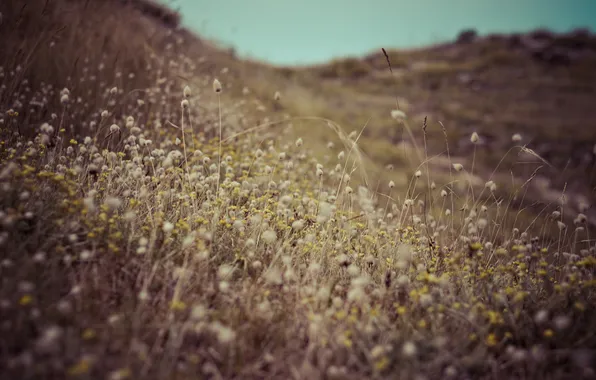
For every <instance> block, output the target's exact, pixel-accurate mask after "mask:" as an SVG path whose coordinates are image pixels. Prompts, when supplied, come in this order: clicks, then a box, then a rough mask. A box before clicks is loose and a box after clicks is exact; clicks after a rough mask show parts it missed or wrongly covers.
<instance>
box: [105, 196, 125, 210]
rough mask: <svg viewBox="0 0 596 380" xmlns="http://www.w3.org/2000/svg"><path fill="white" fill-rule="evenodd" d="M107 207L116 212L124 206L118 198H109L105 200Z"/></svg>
mask: <svg viewBox="0 0 596 380" xmlns="http://www.w3.org/2000/svg"><path fill="white" fill-rule="evenodd" d="M105 205H106V206H107V207H108V209H109V210H111V211H114V210H117V209H118V208H119V207H120V206H121V205H122V201H121V200H120V199H119V198H116V197H108V198H106V200H105Z"/></svg>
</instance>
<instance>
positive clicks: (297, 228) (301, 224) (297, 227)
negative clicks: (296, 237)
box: [292, 219, 304, 231]
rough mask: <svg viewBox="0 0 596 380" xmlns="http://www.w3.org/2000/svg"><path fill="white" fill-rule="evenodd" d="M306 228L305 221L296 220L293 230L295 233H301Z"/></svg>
mask: <svg viewBox="0 0 596 380" xmlns="http://www.w3.org/2000/svg"><path fill="white" fill-rule="evenodd" d="M303 228H304V220H302V219H300V220H296V221H294V222H293V223H292V229H293V230H295V231H300V230H302V229H303Z"/></svg>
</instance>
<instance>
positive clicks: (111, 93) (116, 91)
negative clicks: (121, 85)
mask: <svg viewBox="0 0 596 380" xmlns="http://www.w3.org/2000/svg"><path fill="white" fill-rule="evenodd" d="M117 93H118V87H112V88H111V89H110V95H116V94H117Z"/></svg>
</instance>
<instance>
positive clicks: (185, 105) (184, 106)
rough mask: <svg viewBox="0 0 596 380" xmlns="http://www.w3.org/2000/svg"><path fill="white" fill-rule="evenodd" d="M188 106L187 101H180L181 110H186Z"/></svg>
mask: <svg viewBox="0 0 596 380" xmlns="http://www.w3.org/2000/svg"><path fill="white" fill-rule="evenodd" d="M188 105H189V103H188V99H184V100H183V101H181V102H180V106H181V107H182V108H183V109H187V108H188Z"/></svg>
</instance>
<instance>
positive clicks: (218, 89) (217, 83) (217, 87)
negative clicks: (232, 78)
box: [213, 78, 221, 94]
mask: <svg viewBox="0 0 596 380" xmlns="http://www.w3.org/2000/svg"><path fill="white" fill-rule="evenodd" d="M213 91H214V92H215V93H216V94H219V93H220V92H221V82H220V81H218V80H217V78H216V79H214V80H213Z"/></svg>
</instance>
